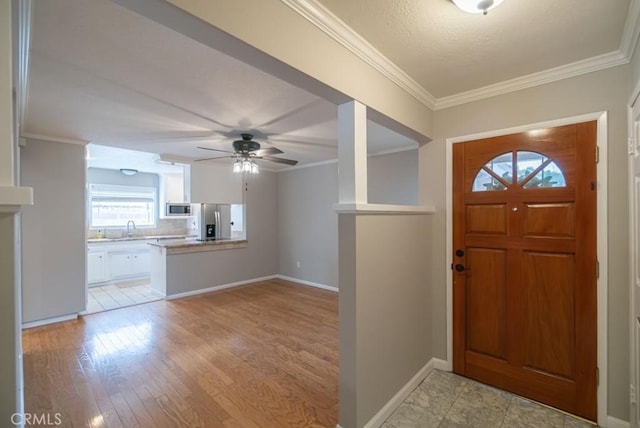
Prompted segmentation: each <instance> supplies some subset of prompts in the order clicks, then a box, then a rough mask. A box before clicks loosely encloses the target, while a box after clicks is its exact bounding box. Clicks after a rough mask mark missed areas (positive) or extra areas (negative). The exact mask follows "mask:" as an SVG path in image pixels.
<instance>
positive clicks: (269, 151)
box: [252, 147, 284, 156]
mask: <svg viewBox="0 0 640 428" xmlns="http://www.w3.org/2000/svg"><path fill="white" fill-rule="evenodd" d="M252 153H253V154H255V155H256V156H266V155H279V154H280V153H284V152H283V151H282V150H280V149H278V148H275V147H267V148H265V149H260V150H255V151H253V152H252Z"/></svg>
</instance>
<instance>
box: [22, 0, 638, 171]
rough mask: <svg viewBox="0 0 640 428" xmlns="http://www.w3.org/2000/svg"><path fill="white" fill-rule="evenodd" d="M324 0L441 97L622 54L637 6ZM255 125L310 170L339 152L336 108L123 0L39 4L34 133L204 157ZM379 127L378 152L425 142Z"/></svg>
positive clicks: (29, 126)
mask: <svg viewBox="0 0 640 428" xmlns="http://www.w3.org/2000/svg"><path fill="white" fill-rule="evenodd" d="M306 1H307V2H313V1H312V0H306ZM320 1H321V2H322V3H323V4H324V5H325V6H326V7H328V8H329V9H330V10H331V11H332V12H333V13H334V14H335V15H336V16H338V17H339V18H340V19H341V20H342V21H344V22H345V23H346V24H348V25H349V26H351V27H352V28H353V29H354V30H355V31H356V32H358V33H360V34H361V35H362V36H363V37H364V38H365V39H367V40H368V41H369V43H371V44H372V45H373V46H374V47H375V48H376V49H377V50H379V51H380V52H382V53H383V54H384V55H386V56H387V57H388V58H389V59H390V60H392V61H393V62H395V63H396V65H398V66H399V67H400V68H401V69H403V70H404V71H405V72H406V73H407V74H408V75H409V76H410V77H411V78H413V79H414V80H415V81H417V82H418V83H419V84H420V85H421V86H422V87H423V88H424V89H425V90H426V91H428V92H429V93H431V94H432V95H433V96H434V97H444V96H449V95H452V94H456V93H460V92H463V91H467V90H471V89H477V88H479V87H482V86H486V85H490V84H494V83H497V82H501V81H504V80H508V79H512V78H515V77H520V76H523V75H527V74H531V73H535V72H539V71H541V70H546V69H549V68H552V67H557V66H559V65H563V64H566V63H569V62H573V61H578V60H584V59H587V58H591V57H594V56H597V55H602V54H606V53H608V52H612V51H615V50H617V49H618V48H619V46H620V44H621V38H622V34H623V28H624V24H625V18H626V14H627V9H628V7H629V0H607V1H602V0H563V1H557V0H536V1H518V0H505V2H504V3H503V4H502V5H501V6H499V7H498V8H496V9H495V10H493V11H491V12H490V13H489V15H487V16H482V15H470V14H466V13H463V12H461V11H459V10H458V9H457V8H456V7H455V6H454V5H453V4H452V3H451V2H450V1H449V0H426V1H425V0H394V1H392V2H389V1H388V0H349V1H343V0H320ZM246 131H249V132H252V133H253V134H254V135H255V136H256V140H257V141H259V142H261V143H263V145H264V146H269V145H270V144H271V145H276V146H277V147H278V148H280V149H281V150H283V151H284V154H282V155H280V156H281V157H285V158H290V159H296V160H298V161H300V164H301V165H304V164H309V163H315V162H320V161H326V160H330V159H335V158H336V156H337V108H336V106H335V105H334V104H332V103H330V102H328V101H326V100H323V99H321V98H318V97H317V96H315V95H312V94H310V93H308V92H306V91H304V90H301V89H299V88H297V87H295V86H293V85H291V84H288V83H286V82H284V81H282V80H279V79H276V78H275V77H273V76H271V75H269V74H266V73H264V72H262V71H260V70H258V69H256V68H253V67H251V66H249V65H247V64H244V63H242V62H240V61H238V60H236V59H234V58H231V57H229V56H227V55H225V54H223V53H221V52H218V51H216V50H213V49H211V48H209V47H207V46H205V45H202V44H200V43H198V42H196V41H194V40H192V39H189V38H187V37H185V36H183V35H181V34H179V33H177V32H174V31H173V30H171V29H168V28H166V27H163V26H161V25H160V24H158V23H156V22H154V21H151V20H148V19H146V18H144V17H141V16H139V15H137V14H135V13H133V12H131V11H129V10H128V9H125V8H122V7H120V6H118V5H117V4H115V3H112V2H110V1H100V0H47V1H38V2H34V3H33V21H32V40H31V63H30V70H29V88H28V102H27V112H26V119H25V125H24V127H23V133H24V134H27V135H40V136H46V137H50V138H57V139H60V140H80V141H89V142H92V143H95V144H102V145H109V146H115V147H120V148H127V149H133V150H141V151H145V152H152V153H164V154H169V155H172V156H176V157H183V158H189V159H195V158H200V157H209V156H210V155H211V153H212V152H208V151H204V150H201V149H198V148H197V146H203V145H204V146H208V147H212V148H219V149H226V150H229V149H231V141H232V140H235V139H238V138H239V134H240V132H246ZM368 131H369V151H370V152H380V151H387V150H397V149H401V148H407V147H416V144H415V142H413V141H412V140H410V139H408V138H406V137H403V136H401V135H399V134H397V133H395V132H393V131H391V130H388V129H386V128H383V127H381V126H380V125H377V124H375V123H373V122H371V123H369V129H368ZM225 161H226V160H225ZM263 167H268V168H271V169H274V170H278V169H282V168H285V166H283V165H280V164H273V163H268V164H264V165H263Z"/></svg>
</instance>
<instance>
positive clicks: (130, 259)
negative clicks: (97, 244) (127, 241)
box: [109, 249, 151, 279]
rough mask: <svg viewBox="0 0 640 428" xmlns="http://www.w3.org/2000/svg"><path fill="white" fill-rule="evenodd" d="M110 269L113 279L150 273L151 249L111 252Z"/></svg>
mask: <svg viewBox="0 0 640 428" xmlns="http://www.w3.org/2000/svg"><path fill="white" fill-rule="evenodd" d="M109 270H110V271H111V279H121V278H127V277H136V276H144V275H149V273H150V272H151V256H150V249H144V250H142V249H139V250H133V251H128V252H113V253H109Z"/></svg>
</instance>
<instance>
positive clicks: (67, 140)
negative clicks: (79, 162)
mask: <svg viewBox="0 0 640 428" xmlns="http://www.w3.org/2000/svg"><path fill="white" fill-rule="evenodd" d="M20 138H26V139H27V140H40V141H52V142H54V143H63V144H77V145H80V146H86V145H87V144H89V143H90V141H85V140H76V139H73V138H65V137H53V136H51V135H42V134H32V133H29V132H23V133H22V135H20Z"/></svg>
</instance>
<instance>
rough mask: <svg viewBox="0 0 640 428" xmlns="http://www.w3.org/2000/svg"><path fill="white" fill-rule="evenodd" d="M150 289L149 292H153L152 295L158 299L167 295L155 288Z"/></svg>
mask: <svg viewBox="0 0 640 428" xmlns="http://www.w3.org/2000/svg"><path fill="white" fill-rule="evenodd" d="M150 290H151V294H153V295H154V296H156V297H158V298H160V299H166V298H167V296H166V295H165V294H164V293H161V292H159V291H157V290H154V289H153V288H151V289H150Z"/></svg>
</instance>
